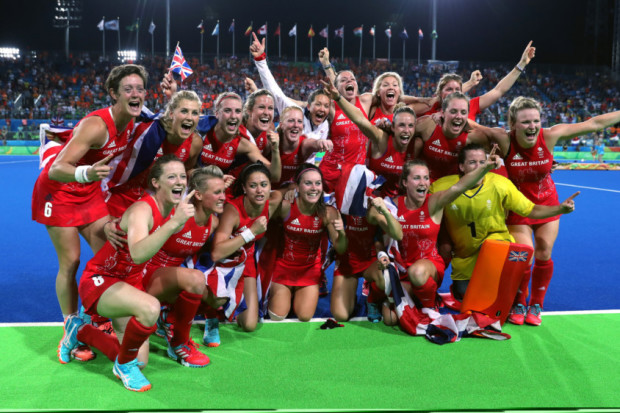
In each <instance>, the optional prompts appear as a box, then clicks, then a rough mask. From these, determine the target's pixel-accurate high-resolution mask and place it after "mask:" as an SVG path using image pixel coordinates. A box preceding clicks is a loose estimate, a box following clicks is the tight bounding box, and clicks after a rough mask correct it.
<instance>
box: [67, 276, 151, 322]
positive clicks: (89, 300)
mask: <svg viewBox="0 0 620 413" xmlns="http://www.w3.org/2000/svg"><path fill="white" fill-rule="evenodd" d="M119 282H124V283H126V284H129V285H131V286H133V287H135V288H137V289H138V290H140V291H144V286H143V285H142V273H141V272H139V273H135V274H131V275H130V276H129V277H126V278H118V277H112V276H109V275H101V274H95V273H93V272H90V271H84V272H83V273H82V278H81V279H80V286H79V288H78V292H79V293H80V298H81V299H82V305H83V306H84V309H85V310H86V313H87V314H91V315H93V314H97V304H98V303H99V298H100V297H101V295H102V294H103V293H104V292H105V291H106V290H107V289H108V288H110V287H111V286H113V285H114V284H116V283H119Z"/></svg>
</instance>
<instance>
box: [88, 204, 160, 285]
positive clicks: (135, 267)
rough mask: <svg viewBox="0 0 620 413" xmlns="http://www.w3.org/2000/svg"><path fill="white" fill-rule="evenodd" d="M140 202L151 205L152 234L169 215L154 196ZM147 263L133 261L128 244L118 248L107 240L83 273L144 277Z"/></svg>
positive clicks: (116, 276)
mask: <svg viewBox="0 0 620 413" xmlns="http://www.w3.org/2000/svg"><path fill="white" fill-rule="evenodd" d="M138 202H146V203H147V204H148V205H149V206H150V207H151V210H152V212H153V227H152V228H151V230H150V231H149V234H152V233H153V232H155V231H157V230H158V229H159V227H161V226H162V225H163V224H164V222H166V221H167V219H168V217H165V218H164V217H162V215H161V213H160V212H159V207H158V206H157V201H155V199H154V198H153V197H152V196H147V197H144V198H142V199H141V200H140V201H138ZM117 225H118V224H117ZM119 229H120V228H119ZM145 265H146V263H144V264H136V263H134V262H133V260H132V259H131V255H130V254H129V248H128V247H127V244H123V246H122V247H120V248H118V249H117V250H116V249H114V247H112V244H110V242H109V241H107V242H106V243H105V244H104V245H103V247H102V248H101V249H100V250H99V252H97V254H95V256H94V257H93V258H92V259H91V260H90V261H88V263H86V267H85V268H84V275H82V277H84V276H86V275H87V274H88V276H92V275H93V274H100V275H107V276H110V277H115V278H121V279H125V278H133V277H137V276H139V277H142V269H143V268H144V266H145Z"/></svg>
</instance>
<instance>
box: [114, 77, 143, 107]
mask: <svg viewBox="0 0 620 413" xmlns="http://www.w3.org/2000/svg"><path fill="white" fill-rule="evenodd" d="M110 95H111V96H112V98H113V99H114V100H115V104H114V106H117V107H118V108H120V110H121V112H122V113H126V114H127V115H129V116H132V117H137V116H139V115H140V112H141V111H142V105H144V99H145V97H146V89H145V88H144V81H143V80H142V78H141V77H140V76H139V75H136V74H131V75H129V76H125V77H124V78H122V79H121V81H120V84H119V86H118V90H116V91H115V90H110Z"/></svg>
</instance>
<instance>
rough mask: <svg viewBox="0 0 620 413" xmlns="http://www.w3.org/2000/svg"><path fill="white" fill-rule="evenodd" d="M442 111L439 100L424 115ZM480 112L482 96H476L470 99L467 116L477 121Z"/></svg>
mask: <svg viewBox="0 0 620 413" xmlns="http://www.w3.org/2000/svg"><path fill="white" fill-rule="evenodd" d="M440 111H441V104H440V103H439V102H435V103H434V104H433V106H432V107H431V108H430V109H429V111H428V112H426V113H424V115H423V116H426V115H432V114H433V113H437V112H440ZM479 113H480V97H475V98H472V99H470V100H469V115H468V116H467V117H468V118H469V119H471V120H473V121H475V120H476V116H478V114H479Z"/></svg>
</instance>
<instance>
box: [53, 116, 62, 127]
mask: <svg viewBox="0 0 620 413" xmlns="http://www.w3.org/2000/svg"><path fill="white" fill-rule="evenodd" d="M50 120H51V122H50V123H51V125H52V126H65V120H64V119H63V118H62V117H61V116H52V119H50Z"/></svg>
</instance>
